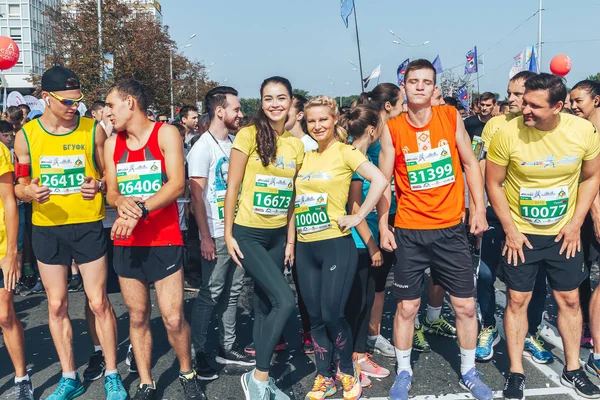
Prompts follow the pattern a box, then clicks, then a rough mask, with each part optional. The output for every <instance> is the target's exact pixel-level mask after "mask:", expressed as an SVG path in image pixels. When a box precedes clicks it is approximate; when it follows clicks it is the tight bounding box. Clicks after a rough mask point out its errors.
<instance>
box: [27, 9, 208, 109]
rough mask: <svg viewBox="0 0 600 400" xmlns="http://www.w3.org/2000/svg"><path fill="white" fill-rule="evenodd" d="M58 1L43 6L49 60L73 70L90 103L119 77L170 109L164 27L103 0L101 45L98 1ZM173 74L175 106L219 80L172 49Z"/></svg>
mask: <svg viewBox="0 0 600 400" xmlns="http://www.w3.org/2000/svg"><path fill="white" fill-rule="evenodd" d="M61 3H62V2H58V5H56V6H54V7H50V8H49V9H48V10H47V11H46V14H47V16H48V19H49V24H48V25H49V29H50V31H51V34H50V35H49V37H50V38H51V39H49V44H48V45H49V47H50V55H49V56H48V57H47V60H46V63H47V65H49V66H50V65H55V64H61V65H65V66H67V67H68V68H70V69H72V70H73V71H74V72H75V73H76V74H77V75H78V76H79V79H80V81H81V84H82V90H83V92H84V94H85V95H86V98H87V99H88V100H87V101H88V102H90V103H91V102H92V101H94V100H96V99H101V98H103V97H104V96H105V94H106V93H105V92H106V89H107V88H108V86H109V85H110V84H111V83H113V82H115V81H117V80H121V79H128V78H132V79H136V80H139V81H140V82H143V83H144V84H146V87H147V89H148V92H149V95H150V100H151V105H152V106H153V108H154V109H155V110H156V111H158V112H159V113H161V114H162V113H168V112H169V110H170V106H171V99H170V85H171V79H170V78H171V77H170V68H169V57H170V54H171V52H172V51H174V49H175V43H174V42H173V40H171V38H170V37H169V30H168V27H167V26H161V25H159V24H158V23H157V22H156V21H155V20H154V19H153V18H152V17H151V16H149V15H147V14H144V13H140V12H136V13H133V12H132V11H131V9H130V8H129V7H128V6H127V5H126V4H124V2H123V1H121V0H103V1H102V2H101V3H102V49H100V47H99V44H98V16H97V15H98V14H97V13H98V10H97V1H96V0H79V1H78V2H76V3H75V4H74V5H70V6H65V5H61ZM104 54H110V55H112V57H113V60H114V63H113V66H112V71H111V73H110V74H106V69H105V68H106V64H105V60H104ZM173 75H174V77H175V79H174V80H173V89H174V98H175V104H176V105H179V104H195V102H196V100H197V99H201V98H203V97H204V95H205V94H206V92H207V91H208V90H210V89H211V88H212V87H214V86H216V85H217V83H216V82H211V81H209V80H208V77H207V75H206V71H205V68H204V65H202V64H201V63H198V62H192V61H190V60H188V59H187V58H186V57H184V56H183V55H181V54H178V53H176V52H174V54H173ZM32 81H33V82H38V81H39V77H36V76H32ZM196 87H197V89H196Z"/></svg>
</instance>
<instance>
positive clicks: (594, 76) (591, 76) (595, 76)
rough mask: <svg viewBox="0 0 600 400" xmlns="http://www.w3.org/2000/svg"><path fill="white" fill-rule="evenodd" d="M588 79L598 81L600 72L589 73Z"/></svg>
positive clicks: (599, 80)
mask: <svg viewBox="0 0 600 400" xmlns="http://www.w3.org/2000/svg"><path fill="white" fill-rule="evenodd" d="M587 78H588V79H589V80H590V81H596V82H600V72H598V73H597V74H596V75H590V76H588V77H587Z"/></svg>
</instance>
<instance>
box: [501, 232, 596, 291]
mask: <svg viewBox="0 0 600 400" xmlns="http://www.w3.org/2000/svg"><path fill="white" fill-rule="evenodd" d="M525 236H526V237H527V239H528V240H529V243H531V245H532V246H533V250H529V249H528V248H527V247H526V246H523V254H524V256H525V263H522V262H521V260H519V262H518V264H517V266H516V267H515V266H514V265H512V264H511V265H508V263H507V261H506V260H507V256H504V257H502V263H501V271H500V273H499V274H498V277H499V278H500V279H501V280H502V281H503V282H504V283H505V284H506V287H507V288H509V289H511V290H514V291H516V292H532V291H533V288H534V286H535V277H536V275H537V273H538V269H539V268H544V267H545V268H546V276H547V278H548V281H549V282H550V286H551V287H552V289H554V290H557V291H559V292H569V291H571V290H574V289H577V288H578V287H579V285H581V282H583V281H584V280H585V279H586V278H587V277H588V276H589V273H590V272H589V269H588V268H587V267H586V266H585V263H584V262H583V252H581V251H579V252H577V254H576V255H575V257H573V258H570V259H568V260H567V256H566V251H565V252H564V253H563V254H562V255H560V254H558V252H559V251H560V247H561V246H562V243H563V241H562V240H561V241H560V242H558V243H556V242H555V241H554V239H556V236H554V235H550V236H548V235H530V234H525Z"/></svg>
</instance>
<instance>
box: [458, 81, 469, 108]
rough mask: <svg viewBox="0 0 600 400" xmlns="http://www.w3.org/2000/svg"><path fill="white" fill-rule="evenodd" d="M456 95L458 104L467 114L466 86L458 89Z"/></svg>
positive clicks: (467, 94)
mask: <svg viewBox="0 0 600 400" xmlns="http://www.w3.org/2000/svg"><path fill="white" fill-rule="evenodd" d="M456 94H457V95H458V100H459V101H460V104H462V105H463V107H464V108H465V111H466V112H467V113H468V112H469V93H467V84H466V83H465V84H464V85H462V86H461V87H459V88H458V92H456Z"/></svg>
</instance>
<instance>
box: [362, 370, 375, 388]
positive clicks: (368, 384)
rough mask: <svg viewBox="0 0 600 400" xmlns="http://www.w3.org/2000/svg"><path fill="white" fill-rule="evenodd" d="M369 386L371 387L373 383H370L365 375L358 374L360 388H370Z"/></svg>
mask: <svg viewBox="0 0 600 400" xmlns="http://www.w3.org/2000/svg"><path fill="white" fill-rule="evenodd" d="M371 385H373V382H371V379H369V377H368V376H366V375H365V374H363V373H362V372H361V373H360V386H361V387H362V388H363V389H364V388H370V387H371Z"/></svg>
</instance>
